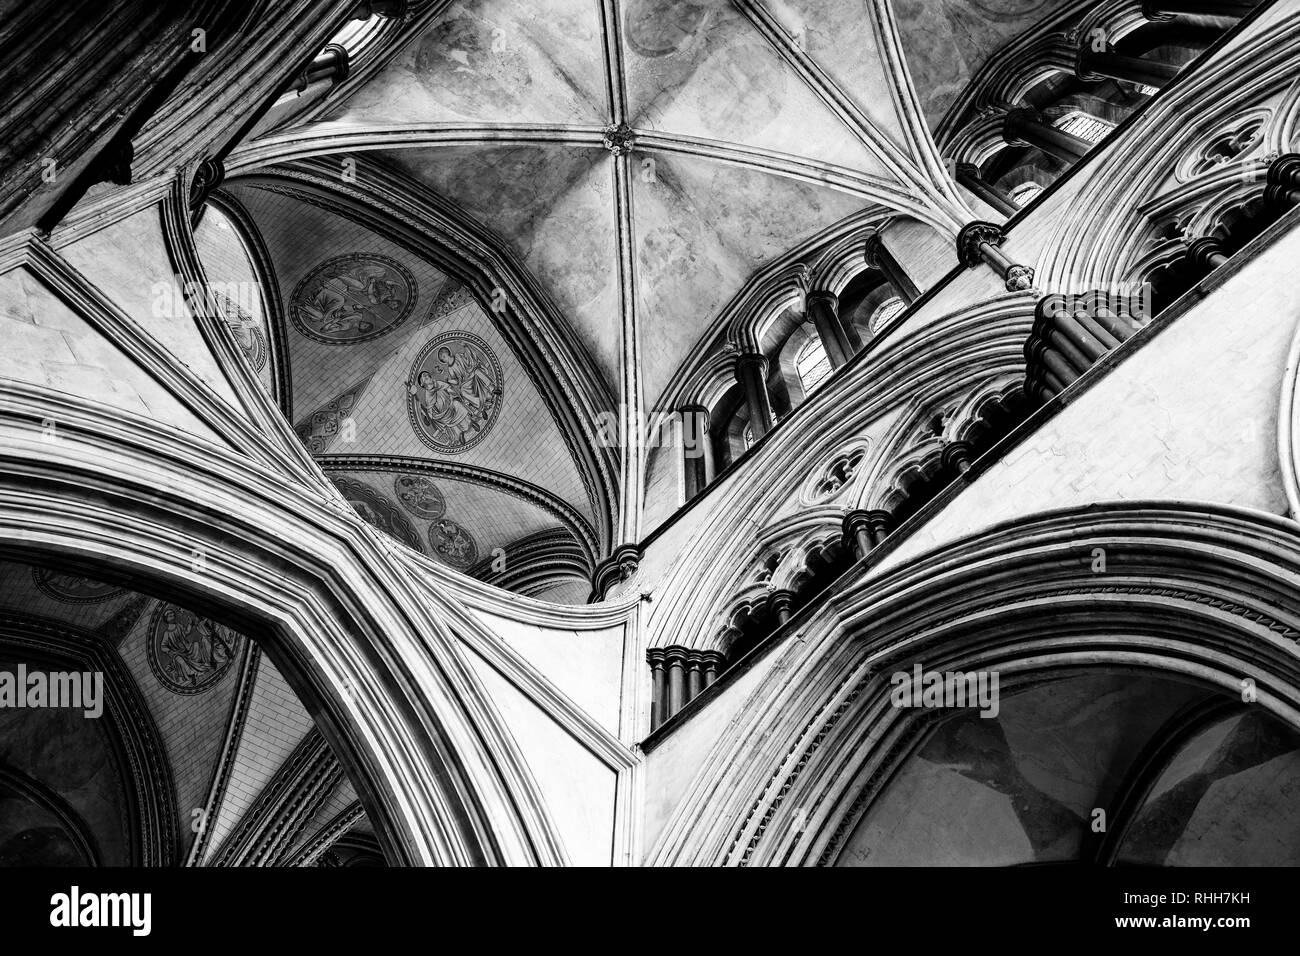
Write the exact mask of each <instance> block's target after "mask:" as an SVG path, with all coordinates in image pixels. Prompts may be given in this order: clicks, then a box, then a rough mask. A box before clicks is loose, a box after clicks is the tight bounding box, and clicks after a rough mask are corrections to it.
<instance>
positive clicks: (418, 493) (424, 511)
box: [393, 475, 447, 521]
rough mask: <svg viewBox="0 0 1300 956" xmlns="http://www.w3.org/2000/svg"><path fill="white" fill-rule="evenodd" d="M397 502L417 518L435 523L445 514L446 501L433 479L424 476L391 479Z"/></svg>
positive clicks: (402, 476)
mask: <svg viewBox="0 0 1300 956" xmlns="http://www.w3.org/2000/svg"><path fill="white" fill-rule="evenodd" d="M393 491H394V492H395V493H396V494H397V500H398V501H400V502H401V503H402V505H403V506H404V507H405V508H406V510H407V511H409V512H411V514H413V515H415V516H416V517H417V518H428V519H429V520H430V521H435V520H437V519H438V518H441V517H442V516H443V515H444V514H446V513H447V499H446V498H444V497H443V496H442V492H441V491H439V490H438V486H437V485H435V484H434V483H433V479H431V478H426V477H425V476H424V475H398V476H397V477H396V478H394V479H393Z"/></svg>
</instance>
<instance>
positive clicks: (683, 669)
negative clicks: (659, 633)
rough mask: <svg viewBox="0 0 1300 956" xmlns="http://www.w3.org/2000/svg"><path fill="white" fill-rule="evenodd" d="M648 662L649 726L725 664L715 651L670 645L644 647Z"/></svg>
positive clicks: (655, 724)
mask: <svg viewBox="0 0 1300 956" xmlns="http://www.w3.org/2000/svg"><path fill="white" fill-rule="evenodd" d="M646 661H647V662H648V663H649V664H650V680H651V699H650V729H651V730H656V729H658V728H659V727H660V726H661V725H663V724H664V723H665V722H666V721H667V720H668V719H669V718H670V717H672V716H673V715H674V714H676V713H678V712H679V711H680V710H681V709H682V708H683V707H685V706H686V705H687V704H689V703H690V702H691V701H692V700H694V699H695V698H696V697H698V696H699V695H700V694H701V693H703V692H704V691H705V689H707V688H708V687H710V686H712V685H713V682H714V681H716V680H717V679H718V674H719V672H721V670H722V669H723V667H724V666H725V664H726V658H724V657H723V656H722V654H721V652H719V651H702V650H696V649H694V648H690V647H681V646H678V645H672V646H670V647H652V648H650V649H649V650H647V651H646Z"/></svg>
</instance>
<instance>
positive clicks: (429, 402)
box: [406, 332, 505, 454]
mask: <svg viewBox="0 0 1300 956" xmlns="http://www.w3.org/2000/svg"><path fill="white" fill-rule="evenodd" d="M504 385H505V381H504V377H503V376H502V374H501V363H500V362H498V361H497V357H496V355H494V354H493V352H492V350H491V349H490V348H488V346H487V343H486V342H484V341H483V340H482V339H480V338H479V337H478V336H475V335H471V334H470V333H468V332H444V333H443V334H441V335H439V336H437V337H436V338H434V339H433V340H432V341H431V342H429V344H428V345H426V346H425V347H424V348H423V349H421V350H420V354H419V356H418V357H417V358H416V360H415V365H414V366H412V368H411V377H410V380H409V381H408V382H407V383H406V387H407V393H408V394H407V410H408V412H409V414H410V417H411V427H412V428H414V429H415V433H416V434H417V435H419V436H420V440H421V441H423V442H424V443H425V444H426V445H428V446H429V447H430V448H433V449H434V450H436V451H440V452H445V453H448V454H455V453H456V452H462V451H466V450H468V449H470V448H473V447H474V446H475V445H477V444H478V443H479V442H481V441H482V440H483V439H484V438H486V437H487V434H488V432H489V431H491V430H492V425H493V424H494V423H495V422H496V420H497V413H498V412H500V410H501V400H502V391H503V388H504Z"/></svg>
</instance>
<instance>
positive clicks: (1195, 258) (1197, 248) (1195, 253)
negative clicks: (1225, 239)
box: [1187, 236, 1228, 269]
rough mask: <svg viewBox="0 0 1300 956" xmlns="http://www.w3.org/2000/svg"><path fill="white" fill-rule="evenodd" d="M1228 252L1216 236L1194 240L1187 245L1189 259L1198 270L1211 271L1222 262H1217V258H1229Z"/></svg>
mask: <svg viewBox="0 0 1300 956" xmlns="http://www.w3.org/2000/svg"><path fill="white" fill-rule="evenodd" d="M1227 255H1228V254H1227V251H1226V250H1225V249H1224V247H1223V243H1222V242H1220V241H1219V239H1218V238H1217V237H1215V236H1201V237H1200V238H1199V239H1193V240H1192V241H1191V242H1189V243H1188V244H1187V258H1188V259H1189V260H1190V261H1191V262H1192V263H1193V264H1194V265H1195V266H1196V267H1197V268H1198V269H1211V268H1214V267H1215V266H1216V265H1219V264H1221V262H1219V261H1216V258H1217V257H1221V258H1222V259H1226V258H1227Z"/></svg>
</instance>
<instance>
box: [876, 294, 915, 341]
mask: <svg viewBox="0 0 1300 956" xmlns="http://www.w3.org/2000/svg"><path fill="white" fill-rule="evenodd" d="M906 307H907V306H906V305H905V304H904V303H903V300H902V299H900V298H899V297H898V296H893V297H891V298H888V299H886V300H885V301H884V302H882V303H880V305H878V306H876V311H875V312H873V313H872V315H871V320H870V321H869V322H868V324H867V329H868V331H870V332H871V334H872V335H876V334H878V333H879V332H880V330H881V329H883V328H884V327H885V326H886V325H888V324H889V321H890V320H891V319H892V318H893V317H894V316H896V315H898V313H900V312H902V311H903V309H905V308H906Z"/></svg>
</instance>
